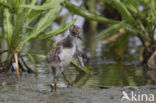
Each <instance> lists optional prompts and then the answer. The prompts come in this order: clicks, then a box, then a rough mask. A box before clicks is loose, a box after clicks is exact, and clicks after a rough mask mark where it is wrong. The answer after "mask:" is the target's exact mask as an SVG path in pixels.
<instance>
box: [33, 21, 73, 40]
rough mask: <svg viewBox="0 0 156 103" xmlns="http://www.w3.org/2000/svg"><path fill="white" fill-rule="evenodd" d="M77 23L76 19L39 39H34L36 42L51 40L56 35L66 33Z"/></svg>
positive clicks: (40, 36)
mask: <svg viewBox="0 0 156 103" xmlns="http://www.w3.org/2000/svg"><path fill="white" fill-rule="evenodd" d="M75 21H76V19H74V20H73V21H72V22H70V23H68V24H66V25H63V26H60V27H59V28H58V29H56V30H52V31H49V32H47V33H46V34H42V35H39V36H38V37H36V38H34V40H36V39H37V40H41V39H46V38H50V37H52V36H54V35H57V34H60V33H62V32H64V31H65V30H67V29H68V28H69V27H70V26H71V25H72V24H74V23H75Z"/></svg>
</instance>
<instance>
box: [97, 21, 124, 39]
mask: <svg viewBox="0 0 156 103" xmlns="http://www.w3.org/2000/svg"><path fill="white" fill-rule="evenodd" d="M124 26H125V24H124V22H121V23H119V24H114V25H111V26H110V27H108V28H107V29H105V30H103V31H102V32H100V33H99V35H98V39H103V38H105V37H107V36H109V35H112V34H113V33H115V32H117V31H118V30H119V29H121V28H123V27H124Z"/></svg>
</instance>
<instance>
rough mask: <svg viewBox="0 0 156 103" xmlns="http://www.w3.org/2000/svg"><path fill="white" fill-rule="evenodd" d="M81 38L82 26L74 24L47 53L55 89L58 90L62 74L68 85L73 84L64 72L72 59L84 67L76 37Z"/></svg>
mask: <svg viewBox="0 0 156 103" xmlns="http://www.w3.org/2000/svg"><path fill="white" fill-rule="evenodd" d="M78 38H79V39H81V38H80V28H79V27H78V26H76V25H72V26H70V28H69V34H68V35H67V36H66V37H65V38H64V39H62V40H61V41H59V42H58V43H57V44H56V47H54V48H53V49H52V50H51V51H50V52H49V53H48V55H47V57H46V61H47V63H48V64H49V66H50V68H51V69H52V74H53V84H54V86H51V87H53V90H52V91H54V92H56V90H57V87H56V83H57V78H56V77H57V76H58V75H59V74H62V75H63V77H64V81H65V82H67V84H68V85H70V86H72V83H71V82H70V81H69V80H68V79H67V78H66V76H65V74H64V67H65V66H67V65H69V64H70V63H71V61H72V59H75V60H76V61H77V64H78V66H79V67H80V68H83V66H84V64H83V59H82V56H81V53H80V52H79V50H78V48H77V46H76V39H78Z"/></svg>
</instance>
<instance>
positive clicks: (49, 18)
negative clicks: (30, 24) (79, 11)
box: [17, 0, 63, 50]
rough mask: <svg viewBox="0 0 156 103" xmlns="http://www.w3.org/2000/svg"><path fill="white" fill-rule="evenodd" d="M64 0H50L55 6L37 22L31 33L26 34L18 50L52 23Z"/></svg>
mask: <svg viewBox="0 0 156 103" xmlns="http://www.w3.org/2000/svg"><path fill="white" fill-rule="evenodd" d="M62 1H63V0H54V1H53V0H52V1H50V2H49V4H51V6H52V4H53V6H52V7H53V8H52V9H50V10H49V11H48V12H47V13H46V14H45V16H44V17H42V18H41V19H40V20H39V22H38V23H37V26H36V29H34V30H33V31H32V32H31V33H30V34H29V33H27V34H25V37H24V40H23V41H21V42H20V43H19V45H18V47H17V49H18V50H20V48H21V47H22V46H23V45H24V44H25V43H26V42H28V41H29V40H30V39H32V38H35V37H37V36H38V35H39V33H40V32H42V31H44V30H45V29H46V28H47V27H48V26H50V25H52V23H53V21H54V19H55V14H56V11H57V9H58V6H59V4H60V3H61V2H62Z"/></svg>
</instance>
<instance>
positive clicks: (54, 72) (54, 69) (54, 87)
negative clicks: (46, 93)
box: [50, 68, 57, 92]
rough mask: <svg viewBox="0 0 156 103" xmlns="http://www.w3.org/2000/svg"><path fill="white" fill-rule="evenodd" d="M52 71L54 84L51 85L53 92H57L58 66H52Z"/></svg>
mask: <svg viewBox="0 0 156 103" xmlns="http://www.w3.org/2000/svg"><path fill="white" fill-rule="evenodd" d="M52 72H53V77H54V78H53V83H54V86H52V85H50V87H51V92H56V91H57V88H56V82H57V78H56V68H52Z"/></svg>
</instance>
